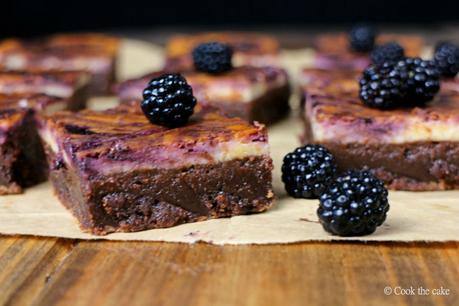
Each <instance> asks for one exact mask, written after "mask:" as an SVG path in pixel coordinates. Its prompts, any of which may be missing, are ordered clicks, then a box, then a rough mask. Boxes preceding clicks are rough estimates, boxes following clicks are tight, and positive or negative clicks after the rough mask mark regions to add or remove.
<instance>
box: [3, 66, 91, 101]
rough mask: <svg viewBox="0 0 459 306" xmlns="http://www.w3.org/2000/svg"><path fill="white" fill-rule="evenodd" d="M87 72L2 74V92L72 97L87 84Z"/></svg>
mask: <svg viewBox="0 0 459 306" xmlns="http://www.w3.org/2000/svg"><path fill="white" fill-rule="evenodd" d="M88 80H89V76H88V74H87V73H85V72H78V71H68V72H63V71H62V72H58V71H54V72H53V71H49V72H40V73H39V72H0V91H1V92H2V93H7V94H15V93H20V94H23V93H28V94H31V93H44V94H47V95H50V96H56V97H64V98H66V97H70V96H71V95H72V94H73V93H74V91H75V90H76V89H77V88H79V87H81V86H83V85H84V84H86V83H87V82H88Z"/></svg>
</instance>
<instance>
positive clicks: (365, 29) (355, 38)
mask: <svg viewBox="0 0 459 306" xmlns="http://www.w3.org/2000/svg"><path fill="white" fill-rule="evenodd" d="M375 40H376V30H375V28H374V27H373V26H371V25H365V24H361V25H356V26H354V27H353V28H352V29H351V31H350V32H349V42H350V45H351V49H352V50H354V51H356V52H370V51H371V50H372V49H373V47H374V45H375Z"/></svg>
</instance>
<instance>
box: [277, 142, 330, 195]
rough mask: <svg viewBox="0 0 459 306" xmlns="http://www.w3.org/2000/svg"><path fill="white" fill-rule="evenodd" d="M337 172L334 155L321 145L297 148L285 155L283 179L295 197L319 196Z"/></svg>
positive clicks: (286, 188)
mask: <svg viewBox="0 0 459 306" xmlns="http://www.w3.org/2000/svg"><path fill="white" fill-rule="evenodd" d="M335 172H336V165H335V159H334V157H333V155H331V153H330V152H329V151H328V150H327V149H326V148H324V147H322V146H320V145H306V146H304V147H300V148H297V149H296V150H295V151H293V152H291V153H288V154H287V155H285V157H284V162H283V164H282V181H283V182H284V185H285V190H286V191H287V193H288V194H289V195H291V196H292V197H294V198H306V199H310V198H317V197H319V196H320V194H321V193H322V192H323V191H324V190H325V188H326V187H327V185H328V184H329V183H330V182H331V180H332V179H333V177H334V175H335Z"/></svg>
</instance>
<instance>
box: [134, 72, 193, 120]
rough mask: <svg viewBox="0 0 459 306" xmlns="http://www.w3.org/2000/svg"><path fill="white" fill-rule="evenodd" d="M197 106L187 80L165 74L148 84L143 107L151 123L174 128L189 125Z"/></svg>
mask: <svg viewBox="0 0 459 306" xmlns="http://www.w3.org/2000/svg"><path fill="white" fill-rule="evenodd" d="M195 105H196V99H195V97H194V96H193V90H192V89H191V86H190V85H188V83H187V82H186V80H185V78H184V77H183V76H181V75H180V74H164V75H162V76H160V77H158V78H154V79H152V80H151V81H150V83H148V86H147V87H146V88H145V90H144V91H143V102H142V104H141V107H142V111H143V112H144V113H145V116H147V118H148V120H150V122H152V123H154V124H159V125H164V126H167V127H170V128H173V127H178V126H182V125H185V124H186V123H187V121H188V118H189V117H190V116H191V115H192V114H193V109H194V107H195Z"/></svg>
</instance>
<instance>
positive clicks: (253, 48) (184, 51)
mask: <svg viewBox="0 0 459 306" xmlns="http://www.w3.org/2000/svg"><path fill="white" fill-rule="evenodd" d="M206 42H221V43H225V44H228V45H229V46H230V47H231V48H232V49H233V65H235V66H245V65H249V66H260V67H262V66H279V51H280V49H279V43H278V42H277V40H275V39H274V38H272V37H270V36H267V35H261V34H256V33H248V32H220V33H218V32H217V33H202V34H197V35H176V36H172V37H171V39H170V40H169V41H168V43H167V46H166V65H165V67H166V68H167V69H175V70H185V69H192V68H193V61H192V57H191V52H192V51H193V49H194V48H195V47H196V46H197V45H199V44H201V43H206Z"/></svg>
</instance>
